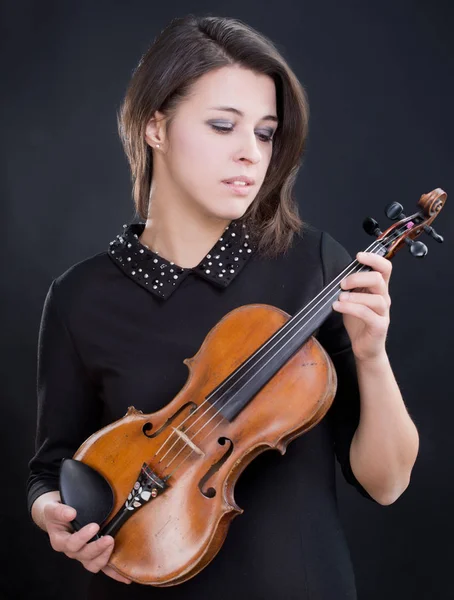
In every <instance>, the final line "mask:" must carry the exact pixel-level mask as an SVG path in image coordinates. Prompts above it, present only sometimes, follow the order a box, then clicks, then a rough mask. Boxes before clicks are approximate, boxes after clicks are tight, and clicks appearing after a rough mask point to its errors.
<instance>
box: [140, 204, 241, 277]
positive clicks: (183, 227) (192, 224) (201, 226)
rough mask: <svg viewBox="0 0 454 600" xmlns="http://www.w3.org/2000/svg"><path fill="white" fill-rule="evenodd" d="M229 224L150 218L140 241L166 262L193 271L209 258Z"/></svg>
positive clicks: (173, 217)
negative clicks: (211, 250)
mask: <svg viewBox="0 0 454 600" xmlns="http://www.w3.org/2000/svg"><path fill="white" fill-rule="evenodd" d="M230 221H231V220H223V219H217V218H216V219H208V220H206V221H202V220H201V219H196V218H194V217H192V218H191V217H188V216H187V215H186V216H185V217H182V216H181V214H179V215H178V216H176V215H170V214H166V215H164V214H160V215H153V216H151V215H150V217H149V218H148V219H147V221H146V223H145V229H144V230H143V232H142V234H141V236H140V238H139V241H140V243H142V244H144V245H145V246H147V247H148V248H149V249H150V250H151V251H153V252H156V253H158V254H159V256H162V258H165V259H166V260H168V261H169V262H173V263H175V264H176V265H178V266H179V267H184V268H186V269H188V268H193V267H196V266H197V265H198V264H199V263H200V261H201V260H202V259H203V258H204V257H205V256H206V255H207V254H208V252H209V251H210V249H211V248H212V247H213V246H214V245H215V243H216V242H217V241H218V239H219V238H220V237H221V236H222V233H223V231H224V230H225V228H226V227H227V225H228V224H229V223H230Z"/></svg>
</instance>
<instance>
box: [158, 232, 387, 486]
mask: <svg viewBox="0 0 454 600" xmlns="http://www.w3.org/2000/svg"><path fill="white" fill-rule="evenodd" d="M390 243H391V242H390ZM383 247H385V248H386V244H383V243H382V242H381V240H378V241H374V242H373V243H372V244H371V246H369V248H367V249H366V252H368V251H371V252H373V253H377V252H374V251H375V250H376V249H379V248H383ZM360 265H361V263H359V262H358V261H356V260H355V261H353V262H352V263H350V265H347V267H345V269H344V270H343V271H342V272H341V273H339V274H338V275H337V277H336V278H335V279H334V280H333V281H332V282H331V284H329V285H328V286H327V287H326V288H324V289H323V290H321V292H320V293H319V294H318V295H317V296H316V297H315V298H313V299H312V300H311V301H310V302H309V303H308V304H306V306H304V307H303V308H302V309H300V311H299V312H298V313H297V314H296V315H295V318H296V319H297V320H296V321H295V322H294V323H293V326H292V327H291V329H290V330H289V331H285V334H284V336H283V339H282V340H281V341H284V340H285V338H286V337H287V336H288V334H289V333H291V332H292V331H293V329H294V328H295V327H297V326H298V325H299V324H300V323H301V320H303V319H304V318H305V317H307V316H308V315H309V314H310V313H311V311H313V310H314V309H315V308H317V306H318V305H319V304H320V302H322V301H323V300H324V299H325V298H326V297H327V296H328V295H329V294H331V293H332V291H333V289H334V288H336V289H335V293H334V295H331V296H330V299H329V300H328V302H327V303H325V304H324V305H323V306H322V307H321V308H320V309H319V310H318V311H317V312H316V313H315V314H314V315H312V316H311V317H310V319H308V320H307V321H306V323H308V322H309V321H311V320H312V319H313V318H314V317H315V316H316V315H317V314H318V313H319V312H320V310H322V309H323V308H324V306H326V304H328V303H329V302H331V301H332V299H333V298H335V296H336V295H337V294H338V293H339V291H342V290H339V289H338V288H337V286H338V283H339V282H338V281H336V280H339V278H340V279H341V280H342V279H344V278H345V277H346V276H348V275H349V274H350V273H353V272H355V270H356V272H361V271H363V270H364V269H365V267H366V268H369V269H370V267H368V266H365V265H361V266H360ZM358 266H360V268H359V269H357V267H358ZM349 267H352V268H351V269H350V271H349V272H348V273H347V274H345V271H346V270H347V269H348V268H349ZM333 284H334V288H333ZM330 287H331V289H330ZM322 294H323V298H321V299H319V296H321V295H322ZM317 299H319V301H318V302H317V303H316V304H315V305H314V306H312V308H311V309H310V310H309V311H308V312H307V313H306V314H304V315H303V317H302V319H298V315H301V314H302V313H304V312H305V311H306V309H307V308H308V307H309V306H310V305H311V304H313V303H314V302H315V301H316V300H317ZM279 331H280V330H278V331H277V332H275V334H274V335H273V336H272V337H271V338H270V339H269V340H267V342H266V343H265V344H264V345H263V346H262V347H261V348H260V350H263V349H266V347H267V346H268V345H269V344H270V343H271V342H272V341H273V340H274V338H275V337H276V336H277V335H278V333H279ZM299 331H300V329H298V331H297V333H299ZM295 335H297V334H294V335H293V336H292V337H291V338H290V339H293V337H294V336H295ZM288 343H289V340H287V341H285V343H284V344H283V346H282V347H285V345H286V344H288ZM273 347H274V346H272V347H271V348H269V349H268V350H267V351H266V352H265V354H264V355H263V356H262V357H260V359H259V360H260V361H262V360H263V359H264V358H265V357H266V355H267V354H268V353H269V352H270V351H271V350H272V348H273ZM274 356H275V354H274V355H273V356H272V357H271V358H270V359H269V360H268V361H267V362H266V363H265V364H264V365H263V366H262V367H261V368H260V369H259V370H258V372H259V371H260V370H262V369H263V368H264V367H265V366H266V364H268V362H269V361H270V360H272V358H274ZM252 357H253V355H252V356H251V357H249V359H248V360H247V361H246V362H245V363H243V365H242V366H241V369H243V371H244V367H246V366H247V363H248V362H249V361H250V360H251V359H252ZM249 370H250V369H249ZM247 372H248V371H246V373H241V371H239V372H238V373H237V375H239V378H238V379H237V381H241V379H242V378H244V376H245V375H246V374H247ZM232 376H233V373H232V374H231V376H230V377H229V378H228V379H226V380H225V381H224V382H223V385H224V387H225V385H226V384H227V383H228V381H229V379H230V378H231V377H232ZM243 387H244V386H243ZM219 389H222V386H221V387H220V388H219ZM241 389H242V388H240V389H239V390H238V391H237V392H235V394H234V396H232V398H230V399H229V400H228V401H227V402H226V403H225V405H224V406H226V405H227V404H228V403H229V402H230V401H231V400H232V399H233V398H234V397H235V396H236V394H238V393H239V392H240V391H241ZM227 392H228V389H227V390H226V391H225V392H223V394H221V396H220V397H219V398H218V399H217V400H216V401H215V402H214V403H213V404H210V407H209V408H208V409H207V410H206V411H204V412H203V413H202V414H201V415H200V416H199V417H198V419H196V421H194V422H193V423H192V424H191V425H190V426H189V427H188V429H186V432H187V431H188V430H189V429H190V428H191V427H193V426H194V425H195V424H196V423H197V422H198V421H199V420H200V419H201V418H202V417H203V416H204V415H205V414H207V412H208V411H209V409H210V408H213V407H214V406H215V405H216V404H217V403H218V402H219V401H221V400H222V399H223V397H224V396H225V394H226V393H227ZM209 398H210V396H208V397H207V398H206V399H205V400H204V402H203V403H202V404H201V405H200V406H199V407H198V408H197V409H196V410H195V411H194V412H193V413H191V415H188V417H186V419H184V420H183V422H182V423H181V424H180V427H181V426H182V425H184V423H185V422H186V421H187V420H188V419H189V418H191V417H193V416H194V415H195V413H196V412H198V411H200V409H201V408H202V407H203V406H204V405H205V404H206V403H207V402H208V401H209ZM220 410H222V408H221V409H219V410H218V411H217V412H216V413H215V414H214V415H213V416H212V417H211V418H210V419H209V420H208V421H207V422H206V423H205V424H204V425H203V426H202V427H201V428H200V429H199V430H198V431H197V432H196V433H195V434H194V435H193V437H192V439H194V438H195V437H196V436H197V435H198V434H199V433H200V432H201V431H202V430H203V429H204V428H205V427H206V426H207V425H208V424H209V423H210V422H211V421H212V420H213V419H214V417H216V416H217V415H218V414H219V412H220ZM223 421H224V419H222V418H221V420H220V421H219V422H218V424H217V425H216V426H215V428H217V427H218V426H219V425H220V424H221V423H222V422H223ZM215 428H214V429H215ZM214 429H212V430H210V432H209V433H208V434H207V435H210V434H211V433H212V431H214ZM173 435H176V433H172V434H170V435H169V436H168V437H167V438H166V440H165V441H164V442H163V444H162V445H161V447H160V448H159V449H158V450H157V452H156V454H155V456H157V455H158V454H159V452H160V451H161V450H162V449H163V448H164V446H165V445H166V444H167V442H169V441H170V439H171V437H172V436H173ZM185 435H187V434H186V433H185ZM205 437H206V436H205ZM205 437H204V438H203V439H205ZM178 441H181V438H180V437H178V436H176V440H175V441H174V443H173V445H172V446H171V447H170V448H169V449H168V450H167V452H166V453H165V454H164V456H163V457H162V458H161V459H160V460H159V462H162V460H163V459H164V458H165V457H166V456H167V454H168V453H169V452H170V450H171V449H172V448H173V447H174V446H175V444H176V443H178ZM187 447H190V446H189V444H187V443H185V442H184V443H183V447H182V448H181V449H180V450H179V452H178V453H177V454H176V455H175V456H174V457H173V458H172V460H171V461H170V462H169V463H168V464H167V465H166V467H165V469H168V467H169V466H170V464H171V463H172V462H173V461H174V460H175V459H176V458H177V456H178V455H179V454H180V453H181V452H182V451H183V450H184V449H185V448H187ZM192 452H194V450H192V449H191V451H190V453H189V454H188V455H187V457H186V458H185V459H184V460H183V461H182V462H184V461H185V460H186V459H187V458H189V456H191V454H192ZM182 462H180V463H179V465H178V466H177V467H176V469H178V468H179V467H180V466H181V465H182ZM176 469H175V470H176ZM175 470H174V471H173V472H172V475H173V474H174V473H175ZM169 476H170V475H169Z"/></svg>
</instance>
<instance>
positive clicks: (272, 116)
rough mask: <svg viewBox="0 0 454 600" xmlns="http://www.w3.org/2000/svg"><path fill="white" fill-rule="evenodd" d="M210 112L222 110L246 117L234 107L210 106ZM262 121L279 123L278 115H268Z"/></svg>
mask: <svg viewBox="0 0 454 600" xmlns="http://www.w3.org/2000/svg"><path fill="white" fill-rule="evenodd" d="M208 110H222V111H227V112H231V113H234V114H236V115H239V116H240V117H244V113H243V112H241V110H238V109H237V108H233V106H210V107H209V109H208ZM262 121H274V122H275V123H279V119H278V118H277V117H276V115H266V116H265V117H263V118H262Z"/></svg>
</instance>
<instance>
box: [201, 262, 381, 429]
mask: <svg viewBox="0 0 454 600" xmlns="http://www.w3.org/2000/svg"><path fill="white" fill-rule="evenodd" d="M360 270H361V271H370V270H371V267H368V266H366V265H363V264H362V263H359V262H358V261H357V260H354V261H353V262H351V263H350V264H349V265H347V266H346V267H345V269H344V270H343V271H342V272H341V273H339V275H338V276H337V277H335V278H334V279H333V281H331V282H330V283H329V284H328V285H326V286H325V287H324V288H323V289H322V291H321V292H320V293H319V294H317V296H315V298H314V299H313V300H311V301H310V302H309V303H308V304H306V306H304V307H303V308H302V309H301V310H299V311H298V312H297V313H296V314H295V315H294V316H293V317H291V318H290V319H289V320H288V321H287V322H286V323H285V324H284V325H283V326H282V327H281V328H280V329H278V330H277V331H276V333H275V334H274V335H273V336H271V338H269V339H268V340H267V341H266V342H265V343H264V344H262V346H260V348H258V349H257V350H256V351H255V352H254V354H253V355H252V356H250V357H249V358H248V359H247V361H245V363H243V364H242V365H240V366H239V367H238V368H237V369H236V370H235V371H234V373H232V374H231V376H230V377H229V379H228V382H227V381H224V382H222V383H221V384H220V385H219V386H218V387H217V388H216V389H215V390H214V391H213V393H212V394H210V396H209V398H208V399H209V400H210V402H212V401H215V402H216V404H217V406H219V407H221V406H222V408H221V410H220V412H221V414H222V415H223V416H224V417H225V418H226V419H228V420H230V421H231V420H232V419H234V418H235V416H236V415H237V414H239V412H240V411H241V410H242V409H243V408H244V407H245V406H246V405H247V404H248V403H249V402H250V401H251V400H252V398H253V397H254V396H255V395H256V394H257V393H258V392H259V391H260V390H261V389H262V387H263V386H264V385H265V384H266V383H267V382H268V381H269V380H270V379H271V378H272V377H273V376H274V375H275V374H276V373H277V372H278V371H279V369H280V368H281V367H282V366H283V365H284V364H285V363H286V362H287V361H288V360H289V359H290V358H291V357H292V356H293V354H295V352H297V350H299V348H301V346H303V345H304V343H305V342H306V341H307V340H308V339H309V338H310V337H311V336H312V335H313V334H314V333H315V332H316V331H317V330H318V329H319V328H320V326H321V325H322V323H323V322H324V321H326V319H327V318H328V317H329V316H330V315H331V313H332V312H333V310H334V309H333V307H332V305H333V302H334V301H335V300H337V298H338V297H339V294H340V292H341V291H342V288H341V287H340V282H341V281H342V279H345V277H347V276H348V275H350V274H352V273H356V272H358V271H360Z"/></svg>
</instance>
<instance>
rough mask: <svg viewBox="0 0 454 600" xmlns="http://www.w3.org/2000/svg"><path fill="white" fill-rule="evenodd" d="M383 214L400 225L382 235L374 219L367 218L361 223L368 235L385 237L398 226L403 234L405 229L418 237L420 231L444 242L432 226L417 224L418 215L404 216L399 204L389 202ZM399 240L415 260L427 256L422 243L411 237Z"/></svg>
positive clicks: (426, 249) (426, 250) (405, 236)
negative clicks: (407, 247) (406, 246)
mask: <svg viewBox="0 0 454 600" xmlns="http://www.w3.org/2000/svg"><path fill="white" fill-rule="evenodd" d="M385 214H386V216H387V217H388V219H391V220H392V221H400V223H399V224H397V225H395V226H393V227H392V228H390V229H389V230H388V231H386V232H385V233H383V232H382V231H381V230H380V227H379V224H378V222H377V221H376V220H375V219H373V218H372V217H367V218H366V219H365V220H364V221H363V229H364V231H365V232H366V233H367V234H368V235H373V236H375V237H377V238H378V237H379V236H382V237H386V236H387V234H388V233H391V232H392V231H396V228H397V227H398V226H399V225H401V227H400V229H401V230H402V231H403V232H405V229H407V230H408V232H410V231H413V230H414V231H415V233H417V234H418V235H419V234H420V233H422V231H425V232H426V233H427V234H429V235H430V236H431V237H432V238H433V239H434V240H436V241H437V242H439V243H442V242H443V241H444V238H443V236H441V235H440V234H439V233H437V232H436V231H435V229H434V228H433V227H432V226H430V225H428V224H425V223H420V222H418V221H420V220H421V219H420V217H421V215H420V214H419V213H417V214H415V215H412V216H410V217H407V216H405V215H404V213H403V206H402V204H399V202H391V203H390V204H388V205H387V206H386V208H385ZM418 217H419V219H418ZM401 240H403V241H404V242H405V243H406V244H407V245H408V246H409V248H410V252H411V254H412V256H415V257H417V258H423V257H424V256H426V255H427V253H428V251H429V249H428V248H427V246H426V245H425V244H424V243H423V242H419V241H418V242H416V241H414V240H413V239H412V236H411V235H408V236H407V235H404V236H401Z"/></svg>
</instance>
